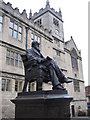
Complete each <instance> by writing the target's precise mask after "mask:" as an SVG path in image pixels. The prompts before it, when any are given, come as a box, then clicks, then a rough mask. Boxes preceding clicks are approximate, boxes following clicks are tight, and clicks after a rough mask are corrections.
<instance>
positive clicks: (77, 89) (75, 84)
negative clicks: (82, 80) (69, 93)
mask: <svg viewBox="0 0 90 120" xmlns="http://www.w3.org/2000/svg"><path fill="white" fill-rule="evenodd" d="M73 84H74V91H75V92H80V85H79V81H78V80H74V81H73Z"/></svg>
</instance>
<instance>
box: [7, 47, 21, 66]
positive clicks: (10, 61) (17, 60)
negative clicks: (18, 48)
mask: <svg viewBox="0 0 90 120" xmlns="http://www.w3.org/2000/svg"><path fill="white" fill-rule="evenodd" d="M6 64H7V65H12V66H15V67H20V68H22V59H21V56H20V54H19V53H17V52H13V51H11V50H9V49H7V54H6Z"/></svg>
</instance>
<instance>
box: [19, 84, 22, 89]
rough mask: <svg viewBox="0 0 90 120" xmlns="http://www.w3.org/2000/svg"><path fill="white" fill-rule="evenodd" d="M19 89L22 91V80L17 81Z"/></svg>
mask: <svg viewBox="0 0 90 120" xmlns="http://www.w3.org/2000/svg"><path fill="white" fill-rule="evenodd" d="M19 91H22V82H19Z"/></svg>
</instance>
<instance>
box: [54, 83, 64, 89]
mask: <svg viewBox="0 0 90 120" xmlns="http://www.w3.org/2000/svg"><path fill="white" fill-rule="evenodd" d="M58 89H60V90H65V88H64V87H63V86H62V85H60V84H59V85H56V86H54V87H53V90H58Z"/></svg>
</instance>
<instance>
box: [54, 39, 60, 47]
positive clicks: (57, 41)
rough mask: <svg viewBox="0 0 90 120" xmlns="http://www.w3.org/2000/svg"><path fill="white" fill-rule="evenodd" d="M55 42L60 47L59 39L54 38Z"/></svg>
mask: <svg viewBox="0 0 90 120" xmlns="http://www.w3.org/2000/svg"><path fill="white" fill-rule="evenodd" d="M54 44H56V45H57V46H58V47H60V41H59V40H58V39H56V38H55V39H54Z"/></svg>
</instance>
